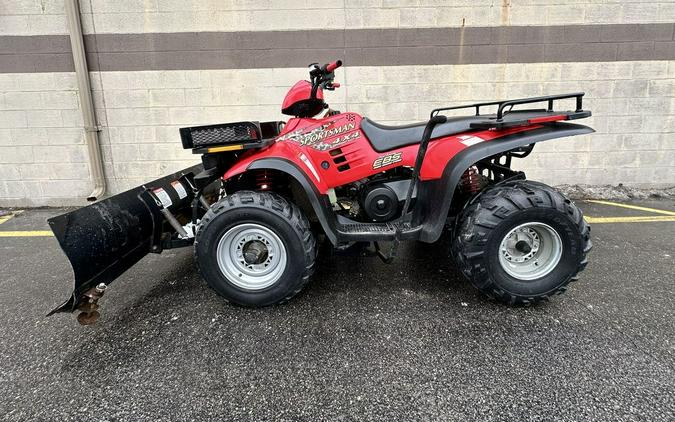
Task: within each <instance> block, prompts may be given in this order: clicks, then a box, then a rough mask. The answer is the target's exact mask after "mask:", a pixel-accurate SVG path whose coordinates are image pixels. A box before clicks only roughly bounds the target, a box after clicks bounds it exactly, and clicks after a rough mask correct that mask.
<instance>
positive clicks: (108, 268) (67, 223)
mask: <svg viewBox="0 0 675 422" xmlns="http://www.w3.org/2000/svg"><path fill="white" fill-rule="evenodd" d="M201 170H202V166H201V164H200V165H196V166H194V167H190V168H187V169H185V170H182V171H179V172H177V173H174V174H171V175H168V176H165V177H162V178H160V179H157V180H154V181H152V182H149V183H146V184H145V185H142V186H139V187H136V188H134V189H131V190H128V191H126V192H123V193H120V194H118V195H115V196H111V197H110V198H107V199H104V200H102V201H99V202H97V203H95V204H92V205H89V206H86V207H83V208H80V209H78V210H75V211H72V212H69V213H66V214H63V215H59V216H57V217H54V218H51V219H49V226H50V228H51V229H52V231H53V232H54V235H55V236H56V239H57V240H58V241H59V244H60V245H61V249H63V252H64V253H65V254H66V256H67V257H68V260H69V261H70V264H71V265H72V267H73V273H74V276H75V287H74V289H73V293H72V295H71V296H70V298H69V299H68V300H67V301H66V302H65V303H63V304H62V305H61V306H59V307H57V308H56V309H54V310H53V311H51V312H50V313H49V315H52V314H54V313H57V312H73V311H75V310H76V309H78V305H81V303H82V302H83V301H86V300H87V299H88V298H91V297H92V293H91V292H95V291H96V287H97V286H100V285H101V283H103V284H104V285H108V284H110V283H111V282H112V281H113V280H115V279H116V278H117V277H119V276H120V275H121V274H122V273H124V272H125V271H126V270H128V269H129V268H131V267H132V266H133V265H134V264H136V263H137V262H138V261H139V260H140V259H141V258H143V257H144V256H145V255H147V254H148V253H149V252H158V251H161V238H162V235H163V234H164V233H165V232H168V231H171V228H170V227H171V226H170V225H168V224H166V223H167V221H166V219H165V217H164V214H163V213H162V208H165V209H166V210H170V211H171V213H172V214H173V215H175V216H176V217H178V218H179V219H183V220H185V219H188V220H189V216H190V209H191V201H192V199H193V198H194V192H193V189H192V186H193V184H192V180H193V178H194V175H195V174H197V173H198V172H199V171H201ZM165 212H166V211H165ZM102 289H105V286H102ZM88 292H89V293H88ZM100 294H101V295H102V290H101V292H100ZM94 296H96V294H94ZM98 297H100V296H97V297H96V298H98ZM83 305H84V304H82V306H83ZM94 305H95V303H94ZM82 306H80V307H82Z"/></svg>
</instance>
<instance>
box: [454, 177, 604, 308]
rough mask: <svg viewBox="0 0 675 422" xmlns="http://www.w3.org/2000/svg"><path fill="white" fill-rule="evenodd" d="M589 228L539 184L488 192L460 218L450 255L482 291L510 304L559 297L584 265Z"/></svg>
mask: <svg viewBox="0 0 675 422" xmlns="http://www.w3.org/2000/svg"><path fill="white" fill-rule="evenodd" d="M591 247H592V243H591V240H590V227H589V226H588V225H587V224H586V222H585V221H584V218H583V214H582V213H581V210H579V208H577V206H576V205H575V204H574V203H573V202H572V201H570V200H569V199H567V198H566V197H564V196H563V195H562V194H561V193H560V192H558V191H556V190H555V189H553V188H552V187H550V186H547V185H544V184H543V183H538V182H532V181H515V182H508V183H505V184H502V185H499V186H495V187H493V188H488V189H487V190H486V191H484V192H483V193H481V194H480V196H479V197H478V198H476V199H475V200H474V201H473V202H472V203H471V204H469V205H468V206H467V207H466V208H465V209H464V210H463V211H462V213H461V214H460V216H459V218H458V221H457V226H456V231H455V234H454V236H453V255H454V257H455V260H456V261H457V264H458V266H459V268H460V270H461V271H462V273H463V274H464V275H465V276H466V277H467V278H468V279H469V280H470V281H471V283H472V284H473V285H474V286H475V287H476V288H478V289H479V290H480V291H481V292H483V293H485V294H486V295H488V296H489V297H492V298H494V299H496V300H498V301H500V302H504V303H508V304H525V305H526V304H532V303H536V302H540V301H546V300H549V298H550V297H551V296H552V295H555V294H561V293H563V292H564V291H565V290H566V289H567V285H568V284H569V283H570V282H571V281H573V280H576V279H577V275H578V273H579V272H580V271H582V270H583V269H584V268H585V267H586V264H587V262H588V261H587V259H586V255H587V253H588V252H589V251H590V250H591Z"/></svg>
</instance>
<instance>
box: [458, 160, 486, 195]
mask: <svg viewBox="0 0 675 422" xmlns="http://www.w3.org/2000/svg"><path fill="white" fill-rule="evenodd" d="M460 189H461V191H462V192H464V193H470V194H474V193H478V192H480V189H481V180H480V173H478V167H476V166H471V167H469V168H468V169H466V171H465V172H464V174H462V179H461V181H460Z"/></svg>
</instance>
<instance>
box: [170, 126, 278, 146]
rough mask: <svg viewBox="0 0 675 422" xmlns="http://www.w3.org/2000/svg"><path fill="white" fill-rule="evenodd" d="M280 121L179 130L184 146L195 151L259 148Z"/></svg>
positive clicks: (274, 133) (269, 142)
mask: <svg viewBox="0 0 675 422" xmlns="http://www.w3.org/2000/svg"><path fill="white" fill-rule="evenodd" d="M283 124H284V123H283V122H262V123H260V122H235V123H222V124H217V125H206V126H193V127H184V128H181V129H180V138H181V142H182V143H183V148H185V149H192V150H193V152H194V153H197V154H202V153H206V152H221V151H234V150H242V149H251V148H262V147H265V146H267V145H269V144H271V143H272V142H273V141H274V138H275V137H276V136H277V135H279V133H280V132H281V128H282V127H283Z"/></svg>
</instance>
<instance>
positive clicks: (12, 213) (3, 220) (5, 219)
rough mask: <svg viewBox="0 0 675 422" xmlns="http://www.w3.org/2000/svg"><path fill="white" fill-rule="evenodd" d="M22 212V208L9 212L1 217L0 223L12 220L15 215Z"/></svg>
mask: <svg viewBox="0 0 675 422" xmlns="http://www.w3.org/2000/svg"><path fill="white" fill-rule="evenodd" d="M22 212H23V211H22V210H20V211H12V212H11V213H9V214H7V215H5V216H3V217H0V224H2V223H6V222H8V221H9V220H11V219H12V218H13V217H15V216H17V215H19V214H21V213H22Z"/></svg>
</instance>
